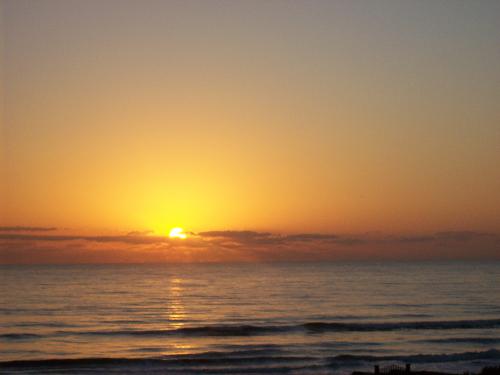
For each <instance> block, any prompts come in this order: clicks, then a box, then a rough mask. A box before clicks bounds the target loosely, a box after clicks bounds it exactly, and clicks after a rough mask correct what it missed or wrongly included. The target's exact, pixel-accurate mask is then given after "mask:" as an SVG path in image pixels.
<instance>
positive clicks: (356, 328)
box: [0, 319, 500, 339]
mask: <svg viewBox="0 0 500 375" xmlns="http://www.w3.org/2000/svg"><path fill="white" fill-rule="evenodd" d="M491 328H500V319H483V320H450V321H432V320H431V321H414V322H369V323H343V322H309V323H304V324H295V325H212V326H200V327H182V328H176V329H160V330H158V329H153V330H134V329H126V330H98V331H76V330H75V331H56V332H55V333H50V334H48V335H50V336H53V335H56V336H67V335H84V336H85V335H91V336H158V337H162V336H199V337H204V336H227V337H238V336H256V335H268V334H279V333H285V334H286V333H295V332H302V333H310V334H319V333H327V332H376V331H398V330H454V329H491ZM39 336H40V335H37V334H33V333H24V332H23V333H8V334H2V335H0V338H3V339H19V338H37V337H39Z"/></svg>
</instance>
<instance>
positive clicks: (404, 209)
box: [0, 0, 500, 263]
mask: <svg viewBox="0 0 500 375" xmlns="http://www.w3.org/2000/svg"><path fill="white" fill-rule="evenodd" d="M499 19H500V2H498V1H493V0H492V1H486V0H476V1H459V0H453V1H451V0H450V1H444V0H442V1H430V0H422V1H383V0H377V1H340V0H339V1H313V0H311V1H205V0H203V1H202V0H200V1H190V0H182V1H154V0H145V1H129V0H120V1H118V0H104V1H97V0H86V1H75V0H38V1H34V0H33V1H26V0H0V30H1V39H0V58H1V59H0V77H1V81H0V83H1V84H0V89H1V93H0V94H1V95H0V99H1V103H0V110H1V112H0V114H1V124H0V126H1V129H0V131H1V133H0V147H1V148H0V168H1V169H0V263H17V262H21V263H23V262H35V263H36V262H40V263H43V262H49V263H52V262H55V263H59V262H69V263H71V262H113V261H116V262H137V261H152V262H154V261H225V260H231V261H233V260H234V261H239V260H241V261H247V260H249V261H254V260H308V259H311V260H318V259H319V260H323V259H365V258H366V259H375V258H376V259H431V258H432V259H434V258H437V259H450V258H456V259H476V258H488V259H489V258H496V259H498V258H500V235H499V233H500V193H499V192H500V168H499V167H498V165H499V162H500V106H499V105H498V101H499V98H500V47H499V46H500V22H498V20H499ZM172 227H182V228H184V229H185V231H186V233H188V234H189V236H188V239H186V240H185V241H181V240H179V239H169V238H168V237H167V235H168V232H169V230H170V229H171V228H172ZM207 233H208V234H207ZM294 236H295V237H294Z"/></svg>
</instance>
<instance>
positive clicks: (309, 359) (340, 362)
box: [0, 349, 500, 372]
mask: <svg viewBox="0 0 500 375" xmlns="http://www.w3.org/2000/svg"><path fill="white" fill-rule="evenodd" d="M477 360H495V361H496V360H500V351H498V350H495V349H491V350H487V351H482V352H463V353H452V354H416V355H390V356H389V355H388V356H383V355H382V356H369V355H338V356H335V357H330V358H326V361H325V360H324V358H320V357H315V356H293V355H275V354H274V355H273V354H270V355H256V356H251V357H242V356H240V355H235V353H231V352H228V353H220V352H208V353H200V354H190V355H177V356H166V357H162V358H158V357H153V358H74V359H72V358H70V359H45V360H18V361H7V362H0V369H16V368H17V369H27V368H36V369H38V370H40V369H43V368H46V369H47V368H54V367H57V369H58V370H61V369H68V370H72V369H76V368H83V367H85V368H86V369H87V370H88V369H92V368H93V369H98V368H101V369H102V368H110V367H112V368H116V367H122V368H129V369H130V368H134V367H135V368H137V367H139V368H142V367H147V368H148V371H152V370H153V369H154V368H158V369H179V368H185V369H187V368H194V369H196V368H197V369H198V370H203V371H202V372H205V371H204V370H206V369H210V368H211V369H214V366H215V367H216V368H217V369H218V370H217V371H219V372H223V371H221V370H222V369H223V368H226V369H229V368H231V366H236V367H239V368H248V366H257V367H254V369H256V368H259V369H260V370H259V371H260V372H262V369H263V367H258V366H268V367H265V368H266V369H268V368H269V369H277V368H279V366H287V367H286V368H289V369H290V368H292V367H303V368H305V367H310V368H312V367H319V366H320V365H322V366H327V367H329V368H332V367H334V368H340V367H349V366H353V365H354V364H359V363H373V362H384V361H393V362H394V361H395V362H405V363H420V364H424V363H429V364H430V363H449V362H464V361H477ZM270 365H272V366H271V367H269V366H270ZM240 366H241V367H240ZM233 369H234V367H233Z"/></svg>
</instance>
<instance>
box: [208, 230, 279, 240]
mask: <svg viewBox="0 0 500 375" xmlns="http://www.w3.org/2000/svg"><path fill="white" fill-rule="evenodd" d="M198 236H201V237H219V238H231V239H238V240H248V239H256V238H269V237H271V236H272V234H271V233H269V232H254V231H250V230H213V231H208V232H199V233H198Z"/></svg>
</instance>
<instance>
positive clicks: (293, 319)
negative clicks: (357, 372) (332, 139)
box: [0, 262, 500, 374]
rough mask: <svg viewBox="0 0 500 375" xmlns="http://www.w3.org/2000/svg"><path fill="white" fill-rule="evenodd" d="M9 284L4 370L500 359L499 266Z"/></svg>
mask: <svg viewBox="0 0 500 375" xmlns="http://www.w3.org/2000/svg"><path fill="white" fill-rule="evenodd" d="M0 281H1V283H0V297H1V298H0V313H1V315H0V361H2V363H1V364H0V366H1V367H0V372H1V371H2V370H5V371H7V372H25V373H29V372H31V371H32V372H33V373H39V372H43V371H47V372H52V373H57V372H62V373H64V372H68V371H71V372H82V373H83V372H96V371H102V372H106V373H107V372H110V371H117V372H118V373H125V372H148V373H153V372H162V373H165V372H168V373H188V374H189V373H266V372H273V373H349V372H351V371H352V370H353V369H371V368H372V366H373V364H374V363H379V364H382V365H383V364H386V363H387V364H389V363H400V362H401V363H406V362H409V363H412V365H413V366H414V368H417V369H419V368H422V369H440V370H447V371H457V372H460V373H462V372H463V371H465V370H472V371H475V370H477V369H478V368H480V367H482V366H484V365H489V364H499V363H500V352H499V349H500V264H499V263H488V264H486V263H469V264H467V263H456V262H455V263H331V264H328V263H327V264H273V265H270V264H251V265H94V266H90V265H89V266H3V267H1V268H0ZM12 361H15V362H12Z"/></svg>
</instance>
